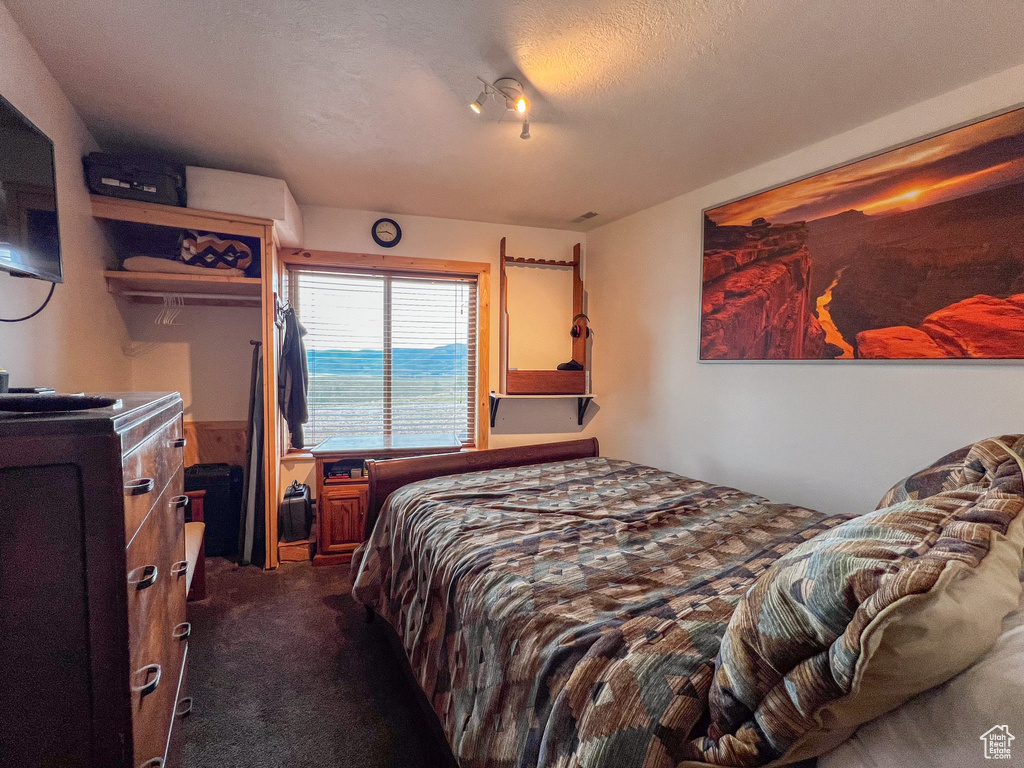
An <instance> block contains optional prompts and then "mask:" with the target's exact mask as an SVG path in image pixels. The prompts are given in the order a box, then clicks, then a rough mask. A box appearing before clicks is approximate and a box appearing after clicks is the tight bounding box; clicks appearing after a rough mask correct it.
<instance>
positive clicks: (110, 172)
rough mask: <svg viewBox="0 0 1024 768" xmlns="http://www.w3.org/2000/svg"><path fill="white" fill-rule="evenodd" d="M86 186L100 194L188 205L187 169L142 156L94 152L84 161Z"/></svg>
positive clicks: (149, 201) (147, 201)
mask: <svg viewBox="0 0 1024 768" xmlns="http://www.w3.org/2000/svg"><path fill="white" fill-rule="evenodd" d="M82 165H83V166H84V168H85V185H86V186H87V187H88V188H89V189H90V191H92V192H95V193H96V194H97V195H106V196H107V197H121V198H124V199H127V200H142V201H143V202H146V203H161V204H162V205H177V206H184V205H185V200H186V196H185V166H184V165H180V164H177V163H169V162H166V161H165V160H160V159H156V158H152V157H144V156H139V155H114V154H108V153H105V152H91V153H90V154H88V155H86V156H85V157H83V158H82Z"/></svg>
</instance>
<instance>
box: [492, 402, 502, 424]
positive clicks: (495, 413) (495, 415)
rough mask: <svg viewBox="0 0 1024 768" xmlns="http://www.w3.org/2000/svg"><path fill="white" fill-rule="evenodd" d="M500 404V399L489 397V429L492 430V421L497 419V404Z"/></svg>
mask: <svg viewBox="0 0 1024 768" xmlns="http://www.w3.org/2000/svg"><path fill="white" fill-rule="evenodd" d="M500 402H501V398H500V397H495V396H494V395H493V394H492V395H491V429H494V420H495V419H496V418H497V417H498V403H500Z"/></svg>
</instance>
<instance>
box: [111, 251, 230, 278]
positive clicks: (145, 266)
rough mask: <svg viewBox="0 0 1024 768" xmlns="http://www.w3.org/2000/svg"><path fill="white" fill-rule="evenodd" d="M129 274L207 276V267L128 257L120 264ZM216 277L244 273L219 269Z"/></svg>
mask: <svg viewBox="0 0 1024 768" xmlns="http://www.w3.org/2000/svg"><path fill="white" fill-rule="evenodd" d="M121 266H123V267H124V268H125V269H126V270H128V271H129V272H172V273H175V274H182V275H208V274H210V268H209V267H193V266H190V265H188V264H185V263H184V262H181V261H172V260H171V259H161V258H158V257H156V256H130V257H129V258H127V259H125V260H124V262H123V263H122V264H121ZM217 274H218V275H227V276H229V277H244V276H245V271H244V270H241V269H219V270H217Z"/></svg>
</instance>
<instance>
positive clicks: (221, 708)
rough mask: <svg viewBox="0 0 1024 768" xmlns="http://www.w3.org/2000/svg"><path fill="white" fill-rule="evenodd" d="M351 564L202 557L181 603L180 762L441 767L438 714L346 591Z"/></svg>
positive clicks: (233, 767) (377, 625) (192, 766)
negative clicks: (203, 571)
mask: <svg viewBox="0 0 1024 768" xmlns="http://www.w3.org/2000/svg"><path fill="white" fill-rule="evenodd" d="M349 588H350V582H349V577H348V567H347V566H342V567H330V568H313V567H312V566H310V565H309V564H307V563H284V564H282V566H281V568H280V569H278V570H277V571H273V572H263V571H261V570H259V569H258V568H254V567H247V568H238V567H237V566H235V565H234V564H233V563H230V562H228V561H227V560H223V559H220V558H211V559H210V560H208V561H207V595H208V597H207V598H206V599H205V600H203V601H201V602H192V603H189V605H188V619H189V621H190V622H192V637H191V639H190V642H189V653H188V657H189V659H188V665H189V672H188V687H189V693H190V695H192V696H193V698H194V702H195V704H194V707H193V710H192V714H191V715H190V716H189V717H188V718H186V719H185V721H184V722H185V766H186V767H187V768H207V767H209V768H214V766H216V768H264V767H265V768H280V767H281V766H287V767H288V768H314V767H316V768H320V767H321V766H359V767H360V768H362V767H364V766H365V768H377V767H378V766H381V767H383V766H389V767H390V768H413V767H415V768H420V766H430V768H434V767H435V766H447V765H450V762H451V757H450V756H449V755H448V754H446V753H445V750H444V748H443V746H442V745H440V744H439V743H438V741H437V736H436V733H435V732H437V731H438V730H439V728H438V725H437V721H436V720H431V719H430V718H428V717H427V716H426V715H425V713H424V712H423V710H422V709H421V708H420V706H418V703H417V698H416V697H417V695H419V694H418V690H417V689H415V687H414V684H413V683H412V680H411V676H409V673H408V671H407V670H406V669H405V668H403V667H402V665H401V664H400V663H399V661H398V660H397V659H396V657H395V655H394V651H393V650H392V648H391V647H390V645H389V644H388V639H387V635H386V634H385V630H384V629H383V627H382V626H381V624H382V622H381V620H380V619H379V618H378V619H376V620H375V621H374V622H373V623H371V624H367V623H366V621H365V618H364V614H363V609H362V607H360V606H359V605H357V604H356V603H355V602H354V601H353V600H352V598H351V596H350V595H349Z"/></svg>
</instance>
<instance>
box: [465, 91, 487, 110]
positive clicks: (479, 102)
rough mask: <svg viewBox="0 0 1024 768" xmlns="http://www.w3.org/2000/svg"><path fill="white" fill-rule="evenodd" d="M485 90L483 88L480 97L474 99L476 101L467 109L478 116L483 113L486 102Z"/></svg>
mask: <svg viewBox="0 0 1024 768" xmlns="http://www.w3.org/2000/svg"><path fill="white" fill-rule="evenodd" d="M487 96H488V93H487V89H486V88H484V89H483V90H482V91H480V95H479V96H477V97H476V101H474V102H473V103H472V104H470V105H469V108H470V109H472V110H473V111H474V112H476V113H477V114H478V115H479V114H480V113H481V112H483V109H484V103H485V102H486V101H487Z"/></svg>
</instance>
